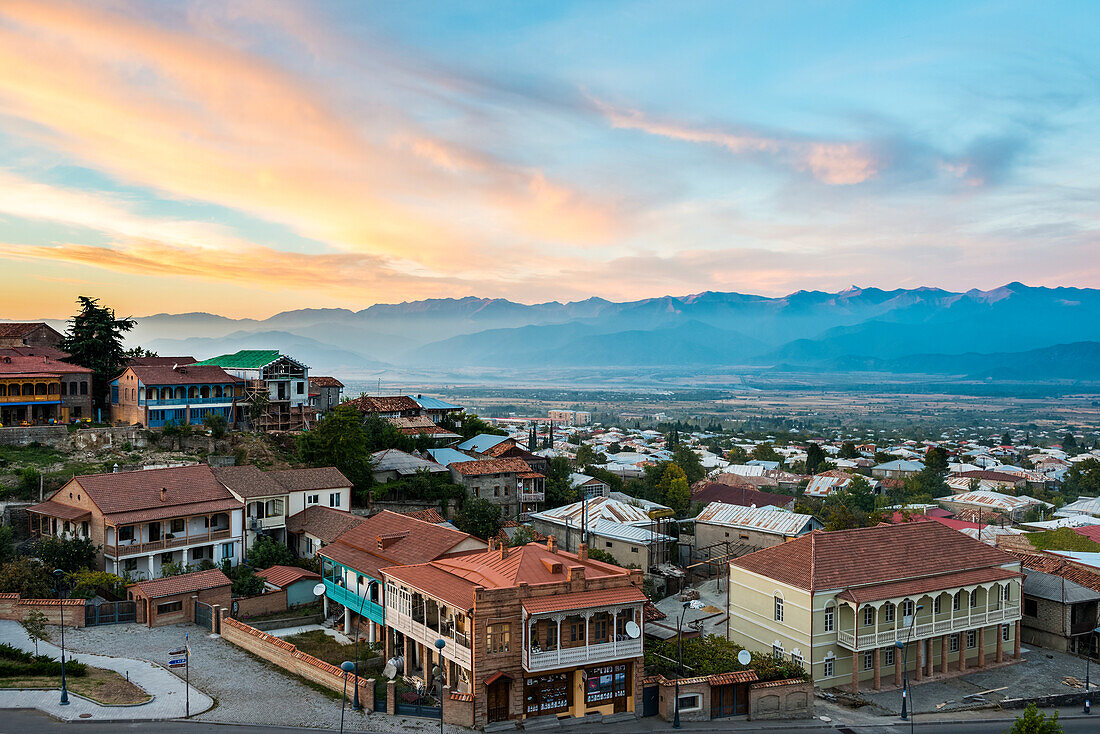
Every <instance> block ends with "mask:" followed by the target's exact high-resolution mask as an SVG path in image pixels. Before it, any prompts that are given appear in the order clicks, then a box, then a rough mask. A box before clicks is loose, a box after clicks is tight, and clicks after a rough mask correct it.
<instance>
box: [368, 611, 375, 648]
mask: <svg viewBox="0 0 1100 734" xmlns="http://www.w3.org/2000/svg"><path fill="white" fill-rule="evenodd" d="M374 628H375V624H374V620H373V619H369V618H368V623H367V642H369V643H371V644H372V645H373V644H374V643H375V637H374Z"/></svg>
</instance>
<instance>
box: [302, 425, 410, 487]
mask: <svg viewBox="0 0 1100 734" xmlns="http://www.w3.org/2000/svg"><path fill="white" fill-rule="evenodd" d="M394 430H396V429H394ZM370 454H371V450H370V445H369V442H368V440H367V432H366V431H365V430H364V427H363V421H362V419H361V418H360V416H359V411H357V410H356V409H355V408H354V407H352V406H350V405H338V406H337V407H336V409H335V410H333V411H332V412H331V413H329V415H327V416H326V417H325V418H324V420H322V421H320V422H319V423H317V425H316V426H315V427H313V428H312V429H310V430H308V431H306V432H305V433H303V434H302V435H301V436H299V437H298V455H299V456H300V457H301V458H302V461H304V462H306V463H307V464H309V465H310V466H334V467H336V468H337V469H339V470H340V472H341V473H343V475H344V476H345V477H347V478H348V480H350V481H351V484H352V486H353V487H354V488H355V489H356V490H364V489H367V488H369V487H370V486H371V484H372V483H373V481H374V480H373V478H372V477H371V463H370Z"/></svg>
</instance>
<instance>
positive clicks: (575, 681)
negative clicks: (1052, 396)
mask: <svg viewBox="0 0 1100 734" xmlns="http://www.w3.org/2000/svg"><path fill="white" fill-rule="evenodd" d="M80 307H81V310H80V312H79V313H78V314H77V315H76V316H75V317H74V318H73V319H72V320H71V321H70V322H69V328H68V330H67V332H66V333H61V332H59V331H57V330H55V329H54V328H52V327H51V326H49V325H48V324H45V323H14V322H12V323H0V416H2V420H0V422H2V424H3V427H2V428H0V456H2V457H3V470H4V471H5V472H7V474H5V477H6V479H5V480H4V481H5V484H4V487H3V489H2V490H0V491H2V492H3V494H2V496H0V503H2V506H3V521H4V524H3V526H2V527H0V560H2V565H0V642H2V643H3V645H0V657H3V658H4V662H3V665H2V666H0V667H2V669H3V670H2V672H0V707H3V708H36V709H39V710H42V711H44V712H46V713H49V714H51V715H53V716H57V717H59V718H62V719H65V720H72V719H75V718H87V719H92V720H97V719H98V720H106V719H110V720H126V719H133V720H144V719H151V718H157V719H160V718H184V717H197V718H199V719H201V720H204V721H226V722H235V723H250V724H263V723H267V724H271V725H276V724H292V725H295V724H296V725H300V726H330V725H332V726H335V725H336V718H335V717H337V716H338V717H339V722H340V725H341V726H343V725H344V723H345V719H346V721H347V722H348V726H349V729H352V730H354V729H372V730H379V729H381V730H394V731H396V730H402V727H411V729H410V730H419V728H418V727H423V726H425V725H427V724H428V723H429V722H432V721H433V720H438V721H439V723H440V725H446V726H450V727H455V728H459V729H461V728H472V729H480V730H485V731H500V730H504V729H507V730H512V729H515V728H516V727H517V726H518V727H521V728H524V729H529V730H538V729H541V728H545V727H546V726H548V725H553V726H560V727H565V728H569V727H570V726H571V725H577V724H583V723H591V722H593V721H598V722H600V723H601V724H602V725H603V726H605V727H607V728H611V729H617V730H619V731H635V730H637V726H638V725H639V722H643V721H644V722H653V721H664V722H667V725H670V726H675V727H680V726H681V724H682V722H683V723H689V722H710V721H717V720H721V721H724V722H737V721H747V722H761V721H775V720H784V721H787V722H789V723H790V725H792V726H795V725H799V722H815V721H816V722H818V723H820V722H849V723H852V724H853V725H857V724H858V725H868V724H873V723H876V722H893V721H895V720H896V719H897V717H898V716H900V717H901V718H903V719H904V718H907V717H909V718H917V717H919V718H921V719H924V720H928V721H946V720H947V719H945V718H944V717H946V716H950V715H953V714H954V715H958V714H960V713H962V712H967V713H969V712H974V711H990V710H996V711H998V712H1000V711H1006V712H1014V711H1015V710H1016V709H1020V710H1024V709H1025V707H1026V706H1027V705H1028V704H1034V703H1035V702H1039V703H1040V704H1041V705H1043V706H1044V707H1069V706H1078V707H1083V709H1084V711H1085V713H1088V710H1089V707H1090V703H1091V702H1090V700H1089V698H1090V693H1091V690H1092V688H1093V687H1094V686H1093V685H1092V683H1091V677H1090V672H1089V670H1090V668H1089V666H1090V661H1095V660H1100V621H1098V611H1100V433H1097V430H1096V427H1095V426H1093V427H1085V426H1083V425H1082V426H1066V427H1059V428H1057V429H1055V428H1043V427H1040V426H1036V427H1035V428H1034V429H1031V428H1027V427H1019V428H1014V429H1008V430H1005V431H1004V432H1002V433H989V432H986V433H985V434H984V435H983V434H982V431H975V430H970V431H956V432H954V433H953V434H951V433H944V434H943V435H940V436H935V437H931V436H930V437H925V438H923V439H918V438H908V439H900V440H898V441H897V442H896V443H888V444H887V443H882V442H878V443H876V441H875V439H874V432H873V431H872V432H870V433H866V432H861V433H858V434H857V433H849V434H846V433H845V432H844V431H842V430H834V431H831V432H829V433H827V434H821V435H808V434H807V435H799V433H798V432H787V433H786V434H785V435H783V436H776V435H766V434H762V433H761V432H759V431H749V430H740V431H739V430H736V429H733V428H725V427H723V426H722V425H711V426H709V427H705V426H701V425H692V424H690V423H688V422H685V421H683V420H675V421H673V420H670V419H668V418H667V417H664V416H644V415H641V414H627V415H623V416H620V418H619V420H618V421H614V422H611V423H608V422H602V421H601V422H594V421H593V415H592V413H591V411H586V410H583V409H580V408H578V407H576V406H568V405H562V406H560V407H558V408H554V409H550V410H548V411H547V412H546V413H545V414H544V415H529V416H517V415H509V416H507V417H492V416H483V417H482V416H478V415H476V414H474V413H472V412H470V411H469V410H467V408H466V407H464V406H463V405H458V404H454V403H452V402H449V401H447V400H445V399H442V398H441V397H438V396H434V395H429V394H426V393H415V394H361V395H356V396H351V395H347V394H345V388H344V384H343V382H342V381H341V380H340V379H339V376H330V375H323V376H322V375H314V374H311V372H310V368H309V366H308V365H307V364H305V363H304V362H303V361H302V360H300V359H298V358H296V357H295V356H294V355H292V354H285V353H282V352H280V351H279V350H276V349H242V350H239V351H236V352H234V353H229V354H221V355H214V356H207V355H198V356H200V357H204V358H202V359H197V358H196V357H195V356H191V355H165V356H162V355H158V354H153V353H150V352H148V351H146V350H143V349H141V348H140V347H135V348H131V349H128V350H127V349H125V348H124V343H123V337H124V334H125V332H126V331H127V330H128V329H129V328H130V327H131V325H132V322H131V321H129V320H126V319H119V318H116V316H115V314H114V312H113V311H111V310H110V309H109V308H107V307H105V306H102V305H100V304H99V303H98V302H97V301H95V300H94V299H82V300H81V304H80ZM43 650H44V651H45V653H43V652H42V651H43ZM139 661H147V662H145V663H140V662H139ZM259 661H263V662H262V663H261V662H259ZM149 662H151V663H154V666H152V667H151V668H150V667H149V666H148V663H149ZM160 666H167V668H162V667H160ZM1024 670H1027V671H1028V672H1027V674H1026V675H1025V674H1024V673H1023V672H1021V671H1024ZM181 671H183V674H184V677H183V678H181V677H180V674H181ZM273 671H278V672H273ZM58 677H60V691H58V690H57V689H58V685H57V680H56V679H57V678H58ZM246 681H247V684H246V683H245V682H246ZM245 685H247V687H244V686H245ZM181 691H182V693H183V694H184V695H182V696H181V695H179V694H180V692H181ZM215 700H216V701H217V706H216V707H214V701H215ZM1016 713H1019V712H1016ZM1013 715H1015V714H1013ZM1025 715H1035V714H1034V712H1033V711H1031V710H1027V712H1026V714H1025ZM368 722H369V723H368ZM689 725H690V724H689Z"/></svg>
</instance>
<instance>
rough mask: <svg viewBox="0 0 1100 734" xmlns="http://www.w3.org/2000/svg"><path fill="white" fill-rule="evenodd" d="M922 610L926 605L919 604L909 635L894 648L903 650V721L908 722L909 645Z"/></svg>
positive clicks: (910, 624)
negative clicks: (906, 707) (906, 705)
mask: <svg viewBox="0 0 1100 734" xmlns="http://www.w3.org/2000/svg"><path fill="white" fill-rule="evenodd" d="M922 609H924V605H923V604H918V605H917V607H916V608H915V609H914V610H913V616H912V617H911V618H910V619H909V634H907V635H906V637H905V642H902V641H901V640H897V641H895V642H894V646H895V647H897V648H898V649H899V650H901V655H902V662H901V671H902V674H903V675H904V676H905V678H904V679H903V681H902V684H901V720H902V721H906V720H907V719H909V718H910V717H909V715H908V713H907V712H906V709H905V704H906V700H907V699H908V693H909V643H910V642H911V641H912V640H913V626H914V625H916V623H917V612H919V611H920V610H922ZM915 715H916V712H915V711H914V716H915ZM910 723H912V722H911V721H910Z"/></svg>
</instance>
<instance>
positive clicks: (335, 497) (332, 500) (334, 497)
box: [328, 492, 340, 507]
mask: <svg viewBox="0 0 1100 734" xmlns="http://www.w3.org/2000/svg"><path fill="white" fill-rule="evenodd" d="M328 506H329V507H339V506H340V493H339V492H333V493H332V494H330V495H329V496H328Z"/></svg>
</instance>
